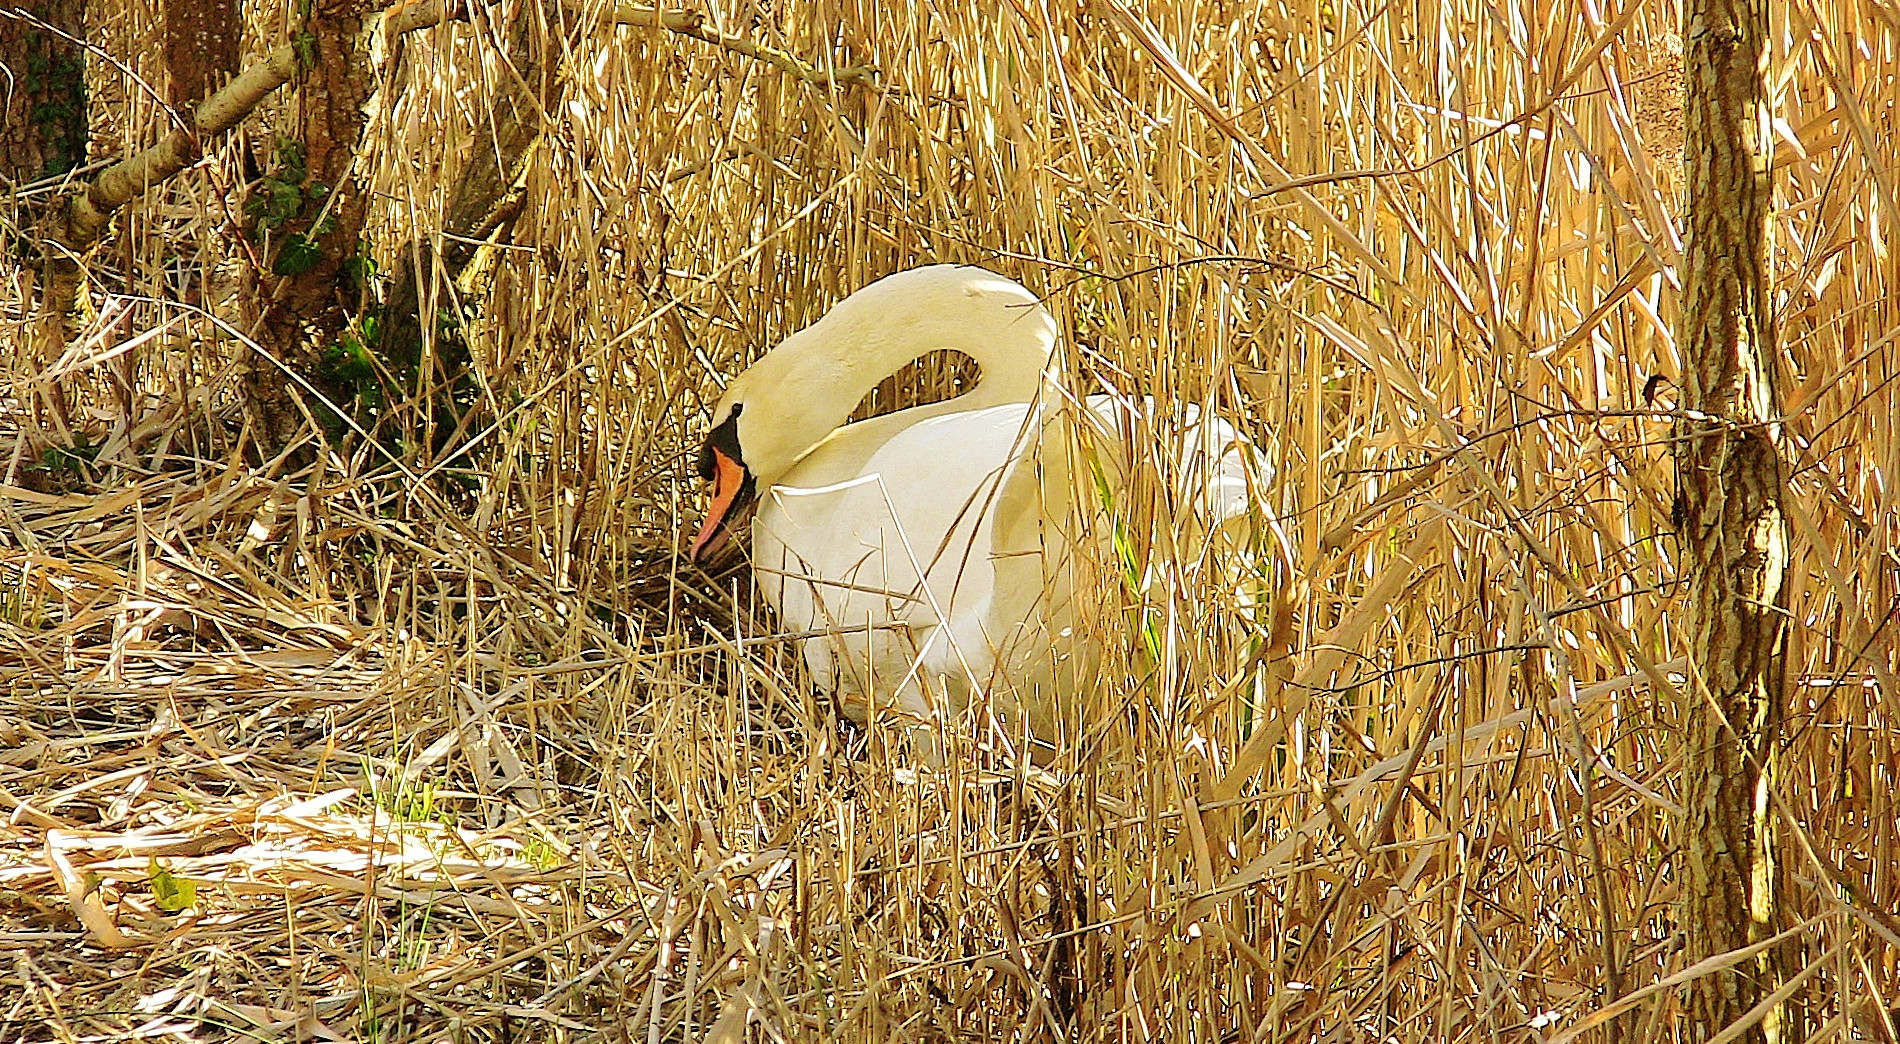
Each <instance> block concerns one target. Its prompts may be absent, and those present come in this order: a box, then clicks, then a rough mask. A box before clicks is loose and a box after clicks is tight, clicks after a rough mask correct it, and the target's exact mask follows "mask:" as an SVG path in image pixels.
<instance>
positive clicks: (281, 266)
mask: <svg viewBox="0 0 1900 1044" xmlns="http://www.w3.org/2000/svg"><path fill="white" fill-rule="evenodd" d="M321 260H323V248H322V247H320V246H318V245H317V244H315V243H313V242H311V241H310V238H309V237H308V236H305V235H304V234H303V233H301V232H299V233H297V234H295V235H292V236H291V237H290V238H289V239H286V240H284V245H283V246H281V247H278V248H277V260H276V261H275V262H273V263H272V264H271V266H270V270H271V271H272V272H275V273H276V274H278V275H280V276H298V275H303V274H304V273H305V272H308V271H310V270H311V269H313V268H315V267H317V262H318V261H321Z"/></svg>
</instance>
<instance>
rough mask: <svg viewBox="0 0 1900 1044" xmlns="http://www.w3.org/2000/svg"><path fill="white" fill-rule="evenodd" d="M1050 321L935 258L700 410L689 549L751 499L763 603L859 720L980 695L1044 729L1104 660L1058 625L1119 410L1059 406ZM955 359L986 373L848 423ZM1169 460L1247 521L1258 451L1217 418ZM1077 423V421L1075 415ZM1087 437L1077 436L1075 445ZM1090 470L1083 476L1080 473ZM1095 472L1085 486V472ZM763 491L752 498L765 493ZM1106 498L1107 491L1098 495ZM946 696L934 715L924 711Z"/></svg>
mask: <svg viewBox="0 0 1900 1044" xmlns="http://www.w3.org/2000/svg"><path fill="white" fill-rule="evenodd" d="M1055 343H1056V324H1055V320H1054V319H1053V318H1052V317H1051V316H1050V314H1049V312H1048V310H1047V309H1045V308H1044V307H1043V306H1042V304H1041V303H1040V302H1039V301H1037V299H1036V297H1035V296H1034V295H1033V294H1031V293H1030V292H1029V291H1028V290H1026V289H1024V288H1023V287H1021V286H1020V285H1018V284H1016V283H1014V282H1012V281H1010V280H1009V279H1006V278H1004V277H1002V276H999V275H996V274H995V273H993V272H988V271H985V270H983V269H981V268H975V267H967V266H957V265H934V266H930V267H927V268H918V269H914V270H911V271H907V272H901V273H898V274H896V275H893V276H889V277H887V278H885V279H881V280H879V281H877V282H875V283H872V284H871V285H869V286H867V287H865V288H863V289H862V290H859V291H858V292H857V293H854V294H852V295H851V296H849V297H847V298H845V299H844V300H843V301H841V302H839V303H838V304H837V305H836V306H835V307H834V308H833V309H832V310H831V311H830V312H828V313H827V314H826V315H825V316H824V317H823V318H822V319H820V320H819V321H818V322H816V323H814V324H812V325H811V326H809V327H807V328H806V329H804V330H801V331H799V332H798V333H795V334H793V335H792V336H791V337H789V338H787V339H786V340H785V341H784V343H782V344H780V345H779V346H778V347H776V348H774V349H772V350H771V351H770V352H768V353H766V354H765V356H764V357H762V358H760V359H759V360H758V361H757V362H756V363H754V364H753V365H752V366H751V367H750V368H748V369H747V370H746V371H745V372H744V373H742V374H740V375H739V376H737V377H735V378H733V379H732V381H731V382H730V383H729V384H728V385H727V387H726V391H725V394H724V396H722V397H721V399H720V401H719V405H718V406H717V408H716V409H715V410H714V412H713V418H712V421H713V428H712V433H711V434H710V435H709V436H708V437H707V439H706V443H705V446H704V448H703V449H702V450H701V453H700V472H701V475H702V476H703V477H705V478H706V479H708V480H710V481H711V482H712V483H713V501H712V507H711V509H710V511H709V512H708V514H707V517H706V520H705V524H704V525H703V526H701V528H700V530H699V534H698V536H697V537H696V538H695V539H694V541H693V545H692V550H691V556H692V558H693V559H694V560H695V561H701V562H704V561H707V560H709V559H712V558H714V557H715V556H718V555H720V553H721V552H722V550H723V549H724V548H725V547H726V546H727V545H728V543H729V542H730V540H731V534H732V532H733V531H734V530H735V529H736V527H737V525H738V524H739V523H740V521H742V519H743V516H744V514H745V512H746V510H747V508H748V507H750V506H751V505H752V504H753V503H754V501H755V500H756V501H758V506H757V516H756V518H755V519H754V522H753V527H752V539H753V553H752V561H753V568H754V571H755V573H756V575H757V579H758V584H759V590H760V593H761V594H762V595H763V596H764V598H765V599H766V601H767V602H769V603H770V604H771V605H772V606H773V607H774V608H775V609H776V610H777V611H778V615H779V619H780V621H781V623H782V624H783V625H784V627H785V628H786V629H787V630H788V631H790V632H794V633H797V632H804V631H814V630H827V631H829V632H830V633H828V634H826V635H824V636H822V637H815V638H807V639H804V640H803V643H802V644H803V653H804V656H805V660H806V663H807V665H808V666H809V667H810V669H811V673H812V676H813V677H814V679H815V680H816V681H817V683H818V684H819V685H820V686H822V687H824V688H826V689H828V690H830V691H832V692H834V693H835V694H836V695H837V696H838V697H839V699H840V702H841V703H842V704H843V706H844V707H845V708H846V709H847V711H849V712H851V713H852V714H853V716H857V715H860V714H863V713H864V712H866V711H867V710H869V709H870V708H871V707H873V706H891V705H895V706H896V707H898V708H899V709H901V710H902V711H904V712H906V713H908V714H910V715H913V716H915V717H916V718H918V719H921V720H922V721H926V722H928V721H930V720H932V713H933V709H935V710H948V711H950V712H952V713H958V712H961V710H962V709H963V707H964V706H965V705H966V704H967V702H968V701H969V699H970V698H971V697H972V696H973V695H974V694H976V693H984V694H987V695H988V696H989V697H990V699H991V701H992V702H991V705H992V706H993V708H994V709H996V710H997V711H998V712H999V715H998V720H1000V721H1004V722H1008V723H1009V727H1010V729H1011V730H1012V731H1014V732H1015V733H1016V738H1018V739H1021V738H1023V737H1022V736H1021V732H1020V730H1021V729H1022V728H1023V726H1024V725H1027V727H1028V729H1029V730H1030V731H1031V732H1033V733H1034V735H1035V736H1036V737H1038V738H1039V739H1040V740H1042V741H1044V742H1051V741H1053V740H1054V739H1055V733H1056V727H1057V721H1058V717H1059V715H1058V705H1059V704H1060V702H1061V701H1062V700H1063V699H1064V698H1065V695H1066V694H1069V693H1074V692H1076V691H1078V688H1079V687H1080V686H1082V685H1084V684H1086V680H1087V678H1088V677H1089V675H1090V673H1091V672H1092V671H1094V670H1095V669H1096V668H1095V662H1096V659H1097V657H1096V656H1095V655H1094V650H1093V649H1092V648H1090V647H1089V645H1088V644H1087V643H1086V642H1085V641H1083V640H1081V639H1080V638H1078V637H1077V634H1076V632H1077V631H1078V630H1086V628H1076V627H1073V626H1072V624H1073V621H1072V620H1071V619H1070V615H1071V609H1072V599H1071V593H1072V588H1073V583H1074V581H1073V569H1072V566H1073V559H1072V556H1071V551H1072V550H1073V549H1074V548H1075V547H1076V545H1077V541H1079V540H1082V539H1088V538H1087V537H1086V535H1085V534H1086V532H1087V531H1089V530H1090V529H1091V528H1092V526H1093V514H1092V513H1093V512H1094V511H1099V510H1100V509H1101V508H1102V504H1101V503H1099V502H1097V503H1094V504H1092V505H1090V510H1087V511H1085V510H1081V509H1080V505H1078V503H1077V502H1076V500H1075V496H1076V495H1077V494H1076V492H1075V491H1076V490H1077V488H1078V486H1079V487H1080V489H1081V494H1080V495H1082V496H1089V495H1091V494H1092V493H1093V492H1094V491H1095V490H1096V488H1097V486H1096V481H1095V480H1096V479H1097V478H1101V477H1102V476H1103V475H1104V474H1105V473H1106V474H1107V475H1108V476H1109V477H1108V479H1107V481H1109V482H1113V481H1115V479H1114V478H1113V475H1114V473H1115V472H1116V471H1117V470H1118V466H1116V465H1113V464H1110V465H1109V466H1108V468H1107V469H1106V472H1105V470H1104V466H1103V463H1102V461H1103V459H1104V458H1103V457H1102V456H1100V455H1098V454H1095V453H1093V452H1091V451H1090V450H1089V449H1086V448H1081V449H1078V447H1079V446H1083V445H1084V444H1088V443H1089V442H1090V441H1091V440H1090V439H1089V438H1088V437H1087V436H1088V434H1089V433H1090V432H1094V433H1097V434H1107V435H1109V436H1110V437H1109V438H1107V439H1104V440H1100V441H1101V442H1102V443H1104V444H1107V445H1118V444H1119V443H1120V442H1121V436H1120V435H1118V434H1116V431H1117V425H1122V426H1124V427H1125V425H1126V423H1127V422H1128V414H1129V412H1130V409H1131V405H1139V406H1141V407H1142V408H1146V405H1147V404H1146V402H1145V400H1134V402H1133V403H1132V404H1131V403H1130V402H1129V401H1127V400H1117V399H1115V398H1112V397H1110V396H1106V395H1097V396H1091V397H1090V398H1089V407H1090V408H1089V409H1088V410H1086V411H1082V410H1075V409H1072V408H1064V407H1063V405H1062V404H1063V401H1064V400H1063V399H1062V397H1061V393H1060V391H1059V390H1058V389H1057V388H1056V387H1055V386H1054V385H1053V384H1052V383H1051V382H1050V380H1049V379H1048V376H1047V374H1046V373H1045V371H1046V370H1047V368H1048V365H1049V358H1050V353H1051V351H1052V350H1053V349H1054V347H1055ZM936 349H955V350H957V351H961V352H963V353H965V354H967V355H969V356H970V357H972V358H973V359H975V361H976V363H977V365H978V366H979V367H980V369H981V373H980V376H979V378H978V380H977V382H976V384H975V386H974V387H973V388H972V389H971V390H970V391H968V392H966V393H964V394H962V395H960V396H957V397H956V398H954V399H949V400H946V401H943V402H939V403H934V404H931V405H926V406H917V407H913V408H911V409H906V410H900V411H898V412H896V413H892V414H887V415H885V416H881V417H874V418H872V419H870V420H864V421H859V422H857V423H854V424H845V423H844V422H845V420H846V419H847V418H848V417H849V416H850V414H851V413H852V411H853V410H854V409H855V408H856V407H857V406H858V404H859V402H860V401H862V399H863V397H864V396H865V395H866V394H868V393H869V392H870V391H871V390H872V389H873V388H875V387H877V385H878V384H879V383H880V382H881V381H882V380H883V379H884V378H885V377H888V376H890V375H891V374H892V373H895V372H896V371H897V369H898V368H899V367H901V366H903V365H904V364H906V363H909V362H911V361H912V360H914V359H917V358H918V357H920V356H922V355H924V354H925V353H927V352H929V351H932V350H936ZM1196 414H1197V411H1195V410H1194V408H1193V407H1191V406H1190V407H1185V408H1184V410H1183V411H1182V416H1183V417H1184V418H1185V419H1186V420H1188V421H1189V422H1190V428H1189V432H1188V437H1187V445H1188V449H1187V452H1185V453H1184V454H1183V457H1182V459H1181V460H1180V461H1177V462H1175V463H1176V465H1177V466H1176V467H1174V468H1172V469H1168V470H1171V471H1173V472H1174V473H1175V476H1176V477H1177V478H1178V479H1180V481H1181V482H1182V483H1185V484H1186V486H1187V488H1189V489H1190V490H1192V491H1194V492H1198V493H1199V494H1201V496H1200V497H1199V498H1188V500H1187V501H1186V502H1188V503H1191V502H1192V501H1193V500H1194V499H1199V500H1200V501H1201V504H1200V507H1199V511H1200V512H1201V513H1202V514H1203V516H1205V517H1206V519H1207V521H1209V522H1213V523H1217V522H1219V521H1221V520H1225V519H1230V518H1235V517H1238V516H1240V515H1243V514H1245V513H1246V511H1247V508H1248V503H1249V498H1248V487H1247V482H1248V476H1247V470H1248V464H1249V462H1250V461H1251V460H1252V453H1251V451H1250V450H1249V449H1247V448H1246V447H1244V446H1239V445H1236V438H1235V433H1234V431H1233V429H1232V428H1231V427H1230V426H1229V425H1227V424H1226V423H1224V422H1221V421H1218V420H1215V421H1211V422H1208V423H1201V424H1193V423H1191V422H1192V420H1193V417H1194V416H1195V415H1196ZM1077 419H1080V420H1081V421H1082V422H1083V423H1082V424H1081V425H1077V424H1076V423H1075V421H1076V420H1077ZM1085 429H1086V430H1085ZM1078 435H1079V436H1082V437H1081V438H1078V437H1077V436H1078ZM1084 457H1086V458H1087V460H1088V461H1089V463H1088V464H1085V465H1082V467H1083V468H1084V469H1085V470H1084V471H1083V476H1084V477H1083V479H1082V481H1081V482H1080V483H1077V482H1075V481H1072V476H1071V474H1070V469H1071V467H1072V462H1073V461H1079V460H1082V459H1084ZM1090 470H1092V471H1093V472H1094V474H1093V475H1090V474H1089V472H1090ZM761 491H763V492H762V495H761ZM1111 495H1112V494H1111ZM933 696H940V697H942V699H943V700H944V701H945V703H944V704H933Z"/></svg>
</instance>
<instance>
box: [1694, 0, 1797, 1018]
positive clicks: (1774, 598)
mask: <svg viewBox="0 0 1900 1044" xmlns="http://www.w3.org/2000/svg"><path fill="white" fill-rule="evenodd" d="M1684 16H1685V24H1684V41H1683V43H1684V55H1685V61H1686V63H1687V68H1686V74H1687V75H1686V77H1685V97H1684V138H1685V145H1684V164H1685V167H1686V170H1685V174H1686V177H1687V182H1686V184H1687V190H1688V200H1687V204H1688V206H1687V221H1688V237H1687V244H1686V249H1685V252H1684V255H1683V280H1682V283H1683V300H1682V309H1681V316H1680V318H1679V320H1678V329H1677V343H1678V346H1679V348H1680V350H1681V352H1682V361H1683V367H1684V373H1683V375H1682V376H1683V379H1682V382H1681V384H1682V393H1683V403H1682V406H1683V416H1682V417H1681V419H1680V420H1679V421H1678V422H1677V427H1676V432H1675V434H1676V442H1675V454H1676V481H1677V503H1676V515H1677V518H1676V521H1677V523H1678V529H1679V532H1680V535H1681V539H1682V549H1683V558H1684V561H1683V569H1684V571H1685V575H1686V578H1687V580H1688V605H1687V614H1686V619H1685V620H1684V621H1683V623H1684V626H1685V631H1686V636H1687V639H1688V647H1689V652H1690V657H1691V661H1692V664H1693V667H1692V671H1693V672H1694V675H1695V676H1694V677H1693V678H1692V679H1691V684H1690V686H1689V688H1688V690H1687V691H1688V693H1689V696H1688V705H1687V706H1685V707H1684V708H1683V709H1682V710H1683V721H1684V741H1685V744H1686V749H1685V760H1684V764H1683V777H1684V778H1683V813H1682V816H1683V818H1682V821H1681V823H1680V824H1679V826H1680V828H1681V829H1680V835H1679V836H1680V837H1681V839H1682V858H1681V871H1682V882H1681V893H1680V899H1679V908H1678V915H1679V918H1680V924H1681V928H1682V931H1683V933H1684V943H1685V949H1686V952H1685V953H1684V955H1683V958H1684V961H1683V962H1684V964H1692V963H1694V962H1696V961H1699V960H1702V959H1703V958H1705V957H1710V956H1713V955H1716V954H1721V953H1726V952H1729V951H1732V950H1737V949H1740V948H1742V947H1745V946H1747V945H1749V944H1750V943H1752V942H1757V941H1759V940H1761V939H1762V938H1765V937H1766V936H1767V935H1769V934H1772V932H1773V930H1774V925H1773V922H1774V919H1775V916H1776V913H1777V906H1776V899H1777V897H1776V894H1775V893H1776V889H1775V882H1776V876H1777V874H1776V868H1775V866H1774V855H1775V852H1774V836H1773V823H1772V820H1771V818H1770V810H1769V806H1768V800H1767V794H1768V790H1767V787H1768V786H1769V785H1770V783H1771V781H1772V780H1773V771H1774V761H1775V759H1774V751H1775V745H1776V742H1777V733H1778V732H1779V726H1780V719H1781V706H1782V692H1781V679H1782V670H1781V666H1782V663H1781V658H1782V653H1783V639H1784V635H1785V626H1786V620H1787V614H1786V613H1785V611H1784V610H1783V608H1782V605H1781V603H1782V602H1783V601H1784V598H1785V595H1784V587H1783V583H1782V577H1783V573H1784V571H1785V570H1786V567H1787V563H1788V532H1787V522H1786V519H1785V518H1784V517H1783V515H1782V511H1781V500H1782V491H1783V489H1784V488H1785V481H1784V477H1783V475H1782V471H1781V466H1780V458H1779V455H1778V452H1777V446H1776V442H1777V438H1778V434H1779V432H1778V421H1779V412H1778V402H1777V396H1776V393H1775V387H1774V381H1773V368H1774V352H1775V341H1774V336H1775V334H1774V329H1773V319H1772V304H1773V302H1772V301H1771V300H1770V298H1769V293H1768V285H1767V274H1766V268H1767V239H1768V208H1769V201H1770V195H1771V182H1770V178H1769V170H1770V150H1771V148H1772V146H1771V142H1770V138H1769V122H1768V92H1767V83H1766V75H1765V74H1766V71H1767V42H1768V11H1767V0H1689V3H1688V5H1687V8H1686V10H1685V12H1684ZM1772 957H1773V955H1772V954H1770V955H1768V959H1764V960H1758V961H1744V962H1741V963H1739V964H1737V965H1735V966H1734V967H1732V968H1730V969H1728V970H1726V971H1722V972H1717V973H1715V974H1711V975H1707V976H1704V977H1702V978H1700V979H1697V980H1696V981H1695V982H1694V983H1693V984H1692V985H1691V986H1690V988H1689V994H1688V998H1687V1002H1688V1003H1687V1015H1688V1019H1689V1022H1690V1025H1689V1026H1688V1027H1687V1028H1688V1031H1689V1032H1688V1038H1689V1039H1691V1040H1708V1039H1710V1038H1712V1037H1714V1036H1715V1035H1716V1034H1718V1033H1720V1032H1721V1031H1722V1029H1723V1027H1725V1026H1728V1025H1730V1024H1732V1023H1734V1022H1736V1021H1737V1020H1739V1019H1741V1018H1742V1017H1743V1015H1744V1014H1746V1013H1747V1012H1749V1011H1750V1009H1752V1008H1753V1007H1754V1006H1755V1005H1756V1004H1757V1003H1758V1002H1759V1001H1761V1000H1762V999H1763V998H1764V997H1766V996H1768V995H1769V994H1770V993H1772V992H1773V990H1774V989H1775V986H1776V984H1777V983H1776V980H1777V973H1776V962H1775V961H1774V960H1773V959H1772ZM1783 1028H1784V1026H1783V1021H1782V1019H1781V1017H1780V1016H1779V1015H1778V1014H1777V1013H1775V1012H1770V1013H1769V1015H1768V1016H1767V1017H1766V1018H1764V1019H1762V1020H1761V1021H1760V1022H1758V1023H1757V1024H1756V1025H1755V1026H1754V1027H1753V1028H1751V1029H1750V1030H1748V1031H1747V1033H1746V1034H1745V1035H1744V1036H1743V1037H1742V1039H1743V1040H1750V1041H1772V1040H1777V1039H1780V1038H1781V1031H1782V1029H1783Z"/></svg>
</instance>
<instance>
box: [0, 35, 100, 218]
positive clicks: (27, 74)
mask: <svg viewBox="0 0 1900 1044" xmlns="http://www.w3.org/2000/svg"><path fill="white" fill-rule="evenodd" d="M8 6H12V5H11V4H9V5H8ZM18 7H19V14H24V15H28V16H30V20H29V18H22V17H18V15H16V14H9V15H8V16H3V17H0V66H4V67H5V69H6V70H7V71H8V73H10V74H11V75H10V76H7V77H6V80H7V82H6V84H5V89H3V90H0V178H5V179H6V180H8V181H13V182H27V181H34V180H36V179H39V178H42V177H50V176H53V175H57V174H64V173H66V172H67V171H69V170H71V169H73V168H74V167H77V166H80V165H81V164H83V163H85V162H86V61H85V59H86V56H85V54H84V53H83V52H82V51H81V50H80V47H79V45H78V44H77V43H75V42H73V41H75V40H83V39H85V36H86V4H85V0H42V2H40V3H32V4H26V3H22V4H19V5H18ZM62 33H63V34H65V35H64V36H62V35H61V34H62ZM68 37H70V39H69V38H68Z"/></svg>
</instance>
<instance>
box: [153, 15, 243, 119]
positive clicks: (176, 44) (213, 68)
mask: <svg viewBox="0 0 1900 1044" xmlns="http://www.w3.org/2000/svg"><path fill="white" fill-rule="evenodd" d="M243 28H244V23H243V21H242V20H241V19H240V18H239V16H238V9H237V0H169V2H168V3H166V4H165V10H164V32H163V33H162V34H161V38H160V39H161V45H162V46H163V48H164V51H165V76H166V82H167V88H166V92H165V94H166V98H167V99H168V100H169V101H170V102H171V104H172V106H173V107H174V108H178V109H184V110H187V111H189V110H190V109H191V107H192V106H194V105H196V104H197V103H198V100H199V99H200V98H205V97H208V96H209V95H211V94H212V93H213V92H215V91H216V90H217V89H218V88H220V87H223V86H224V82H225V81H226V80H228V79H230V78H231V77H232V76H233V75H235V74H236V73H237V70H238V38H239V36H240V34H241V33H242V31H243Z"/></svg>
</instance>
